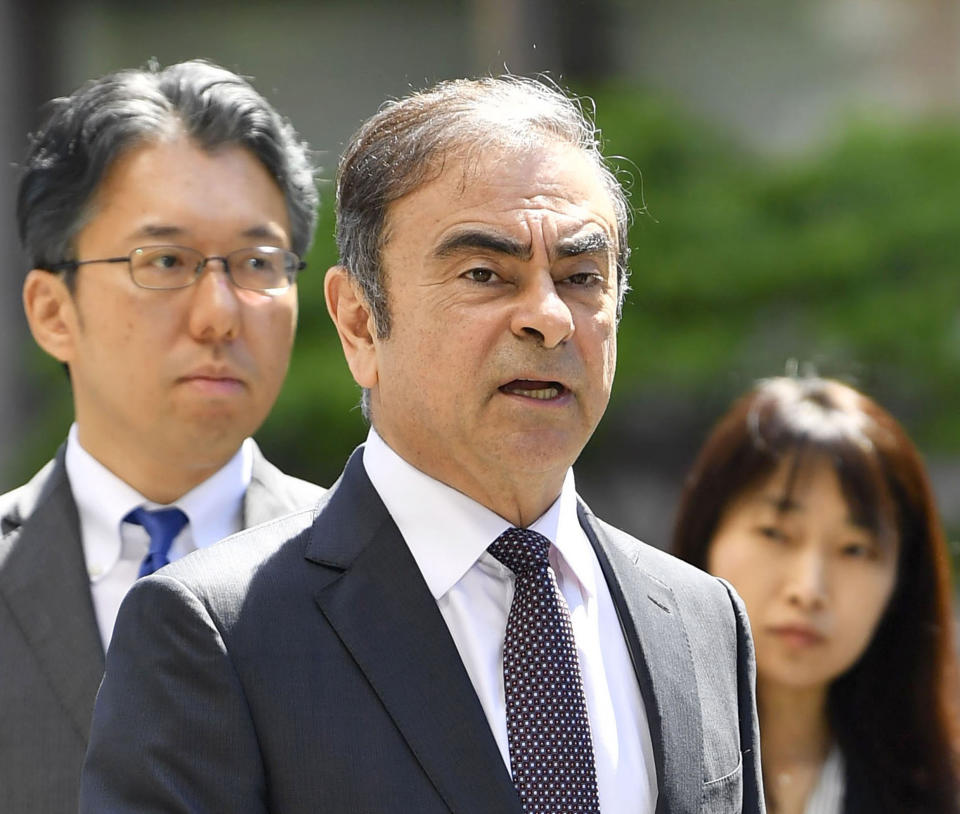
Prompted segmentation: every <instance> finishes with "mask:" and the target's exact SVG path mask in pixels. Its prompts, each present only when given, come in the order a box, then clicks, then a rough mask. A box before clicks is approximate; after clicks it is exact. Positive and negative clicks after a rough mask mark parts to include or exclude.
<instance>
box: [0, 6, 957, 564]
mask: <svg viewBox="0 0 960 814" xmlns="http://www.w3.org/2000/svg"><path fill="white" fill-rule="evenodd" d="M958 55H960V4H957V3H956V2H955V1H954V0H818V1H816V2H814V1H812V0H804V1H803V2H795V0H740V2H737V3H727V2H719V3H718V2H715V0H672V2H652V1H651V0H631V1H629V2H628V0H596V2H563V0H559V2H547V0H512V1H511V0H443V2H441V1H440V0H410V1H408V2H386V0H383V2H376V1H368V2H359V1H358V0H353V1H352V2H348V0H341V1H340V2H306V0H303V2H284V1H283V0H277V1H276V2H272V3H269V2H265V0H233V1H232V2H229V3H216V2H203V1H202V0H194V2H165V3H157V2H151V3H147V2H142V1H141V0H30V1H29V2H28V0H0V105H2V110H3V116H2V119H0V159H2V163H0V167H2V172H3V173H4V182H3V183H2V185H0V190H2V192H0V243H2V245H3V247H4V250H5V255H4V258H5V262H6V264H7V266H8V268H7V273H6V275H5V276H4V278H3V282H2V285H3V286H4V287H5V289H6V290H5V296H3V297H0V388H2V392H3V394H4V395H3V396H2V398H0V491H4V490H6V489H8V488H11V487H13V486H15V485H17V484H18V483H20V482H22V481H23V480H25V479H26V478H27V477H28V476H29V475H30V474H31V473H32V472H33V471H34V470H35V469H37V468H38V467H39V466H40V465H41V464H42V463H43V462H44V461H45V460H47V459H48V458H49V457H50V456H51V455H52V454H53V453H54V451H55V449H56V447H57V445H58V444H59V443H60V442H61V440H62V439H63V438H64V437H65V434H66V430H67V427H68V426H69V422H70V416H71V405H70V397H69V388H68V384H67V382H66V380H65V377H64V376H63V373H62V372H61V370H60V368H59V367H58V365H57V364H56V363H54V362H53V361H52V360H51V359H49V358H47V357H45V356H43V354H42V353H40V352H39V351H38V350H36V349H35V347H34V345H33V342H32V340H31V338H30V337H29V334H28V332H27V329H26V325H25V322H24V320H23V317H22V314H21V307H20V285H21V281H22V278H23V275H24V273H25V271H26V268H25V263H24V261H23V258H22V257H21V256H20V254H19V249H18V246H17V239H16V229H15V225H14V214H13V202H14V195H15V188H16V177H17V170H16V166H15V165H16V162H17V160H18V159H19V157H20V156H21V155H22V153H23V149H24V146H25V144H26V134H27V133H28V132H29V131H30V130H31V129H32V128H33V127H35V126H36V123H37V122H38V120H39V115H40V106H41V105H42V103H43V102H44V101H45V100H46V99H49V98H51V97H53V96H56V95H61V94H65V93H69V92H70V91H71V90H72V89H73V88H74V87H76V86H77V85H78V84H79V83H80V82H82V81H83V80H85V79H87V78H89V77H93V76H97V75H100V74H103V73H105V72H107V71H110V70H113V69H117V68H122V67H130V66H140V65H143V64H145V63H146V62H147V60H149V59H151V58H156V59H157V60H158V61H159V62H160V63H161V64H168V63H170V62H175V61H179V60H182V59H188V58H193V57H205V58H208V59H211V60H213V61H215V62H219V63H221V64H223V65H225V66H227V67H229V68H232V69H234V70H237V71H238V72H240V73H243V74H245V75H247V76H250V77H252V78H253V80H254V83H255V84H256V85H257V87H258V88H259V89H260V90H261V91H263V92H264V93H265V94H266V95H267V96H268V98H270V99H271V100H272V101H273V102H274V103H275V104H276V105H277V106H278V107H279V108H280V109H281V110H282V111H283V112H284V113H285V114H286V115H288V116H289V117H290V118H291V119H292V120H293V122H294V123H295V125H296V126H297V128H298V130H299V131H300V133H301V134H302V136H303V137H304V138H305V139H306V140H307V141H308V142H309V143H310V144H311V145H312V146H313V147H314V148H315V149H316V151H317V154H318V158H319V162H320V164H321V165H322V167H323V171H322V177H321V181H320V189H321V195H322V197H323V209H322V213H321V222H320V226H319V229H318V232H317V237H316V241H315V245H314V249H313V251H312V252H311V255H310V256H309V258H308V261H309V264H310V268H309V270H308V271H306V272H305V273H304V275H303V277H302V278H301V284H300V297H301V322H300V330H299V335H298V340H297V346H296V348H295V350H294V356H293V363H292V366H291V371H290V375H289V377H288V380H287V384H286V387H285V388H284V391H283V393H282V395H281V398H280V401H279V403H278V404H277V406H276V408H275V410H274V412H273V414H272V416H271V418H270V419H269V421H268V423H267V424H266V425H265V426H264V428H263V429H262V430H261V432H260V433H259V434H258V440H259V441H260V443H261V445H262V447H263V448H264V450H265V452H266V453H267V455H268V457H270V458H271V459H272V460H274V461H275V462H276V463H278V464H279V465H281V466H282V467H283V468H284V469H286V470H287V471H290V472H292V473H295V474H298V475H301V476H303V477H306V478H309V479H312V480H316V481H317V482H319V483H322V484H329V483H330V482H332V480H333V479H335V478H336V476H337V474H338V472H339V470H340V467H341V465H342V463H343V461H344V460H345V458H346V455H347V453H348V451H349V450H350V449H351V448H352V447H353V446H354V445H355V444H356V443H357V442H358V441H360V440H362V438H363V436H364V434H365V432H366V427H365V425H364V422H363V420H362V418H361V416H360V412H359V409H357V402H358V398H359V393H358V390H357V388H356V387H355V386H354V384H353V382H352V380H351V379H350V377H349V375H348V372H347V369H346V366H345V365H344V364H343V361H342V356H341V351H340V347H339V343H338V342H337V340H336V336H335V334H334V332H333V330H332V327H331V325H330V324H329V320H328V318H327V315H326V311H325V309H324V306H323V295H322V277H323V272H324V270H325V269H326V267H327V266H328V265H330V264H332V263H333V262H335V260H336V253H335V249H334V247H333V240H332V231H333V217H332V189H331V185H330V182H329V181H330V179H331V178H332V176H333V173H334V170H335V167H336V158H337V155H338V153H339V151H340V149H341V148H342V146H343V144H344V142H345V140H346V139H347V138H348V136H349V134H350V133H351V132H352V131H353V130H354V129H355V128H356V127H357V126H358V125H359V124H360V122H361V121H362V120H363V119H364V118H366V117H367V116H368V115H370V114H371V113H372V112H373V111H374V110H376V108H377V107H378V106H379V104H380V103H381V102H383V101H384V100H385V99H387V98H389V97H396V96H401V95H403V94H404V93H406V92H407V91H409V90H410V89H411V88H421V87H424V86H426V85H429V84H431V83H433V82H434V81H437V80H440V79H444V78H448V77H455V76H464V75H475V74H478V73H491V72H492V73H502V72H503V71H504V69H509V70H510V71H512V72H515V73H522V74H531V73H536V72H548V73H549V75H550V76H551V77H552V78H553V79H554V80H556V81H558V82H559V83H560V84H561V85H564V86H566V87H569V88H571V89H572V90H573V91H575V92H576V93H578V94H583V95H588V96H590V97H591V98H593V99H595V100H596V105H597V121H598V124H599V125H600V127H601V129H602V130H603V134H604V140H605V143H606V147H607V152H608V154H611V155H616V156H619V158H618V159H617V165H618V167H619V171H620V172H621V173H622V176H623V178H624V180H625V182H626V183H627V184H628V186H629V188H630V190H631V195H632V200H633V203H634V205H635V207H636V209H637V214H636V220H635V224H634V226H633V229H632V240H631V242H632V246H633V261H632V268H633V277H632V284H633V291H632V293H631V294H630V295H629V298H628V304H627V307H626V309H625V312H624V318H623V323H622V326H621V331H620V364H619V370H618V378H617V383H616V386H615V390H614V398H613V401H612V403H611V406H610V410H609V411H608V414H607V417H606V418H605V420H604V422H603V424H602V425H601V427H600V430H599V431H598V433H597V434H596V436H595V437H594V439H593V440H592V441H591V443H590V445H589V447H588V448H587V450H586V451H585V453H584V455H583V458H582V460H581V462H580V464H578V467H577V471H578V484H579V487H580V491H581V492H582V493H583V494H584V496H585V497H586V499H587V500H588V502H590V503H591V504H592V505H593V508H594V509H595V510H596V511H598V513H600V514H602V515H604V516H605V517H606V518H607V519H609V520H611V521H613V522H615V523H616V524H618V525H621V526H623V527H625V528H627V529H629V530H630V531H632V532H633V533H635V534H637V535H638V536H640V537H642V538H645V539H647V540H648V541H650V542H652V543H654V544H657V545H661V546H663V545H665V543H666V540H667V536H668V530H669V527H670V524H671V522H672V513H673V508H674V504H675V500H676V496H677V492H678V490H679V487H680V485H681V482H682V478H683V474H684V472H685V471H686V469H687V467H688V466H689V464H690V462H691V460H692V457H693V455H694V453H695V451H696V449H697V448H698V446H699V444H700V442H701V441H702V440H703V437H704V435H705V433H706V432H707V430H708V429H709V426H710V425H711V423H712V422H713V420H714V419H715V418H716V417H717V416H718V415H719V414H720V413H721V412H722V411H723V410H724V409H725V408H726V406H727V405H728V404H729V402H730V400H731V399H732V398H733V397H734V396H736V395H737V394H739V393H740V392H742V391H743V390H745V389H746V388H748V387H749V386H750V384H751V383H752V382H753V381H754V380H755V379H756V378H758V377H763V376H769V375H777V374H781V373H784V372H785V371H788V370H793V369H799V370H800V371H801V372H803V371H804V370H807V369H814V370H816V371H817V372H819V373H821V374H824V375H832V376H837V377H840V378H843V379H845V380H847V381H849V382H851V383H852V384H854V385H856V386H858V387H860V388H862V389H864V390H866V391H867V392H868V393H870V394H871V395H873V396H875V397H876V398H877V399H878V400H879V401H880V402H881V403H883V404H884V405H885V406H887V407H888V408H889V409H890V410H891V411H892V412H893V413H894V414H895V415H897V416H898V417H899V418H900V419H901V421H902V422H903V423H904V424H905V425H906V427H907V429H908V430H909V431H910V433H911V434H912V435H913V437H914V439H915V440H916V441H917V443H918V444H919V446H920V447H921V449H922V450H923V452H924V454H925V457H926V459H927V462H928V464H929V465H930V468H931V472H932V474H933V477H934V482H935V486H936V489H937V492H938V495H939V499H940V505H941V510H942V512H943V515H944V517H945V520H946V522H947V526H948V529H949V531H950V536H951V538H952V539H956V538H957V537H960V319H958V314H960V311H958V307H957V303H958V300H960V297H958V295H960V274H958V268H957V267H958V265H960V118H958V113H960V56H958Z"/></svg>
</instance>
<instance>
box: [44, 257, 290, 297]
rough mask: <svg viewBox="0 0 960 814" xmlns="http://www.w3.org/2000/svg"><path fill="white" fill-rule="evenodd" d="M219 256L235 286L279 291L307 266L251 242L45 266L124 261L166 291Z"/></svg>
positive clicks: (137, 278) (134, 274)
mask: <svg viewBox="0 0 960 814" xmlns="http://www.w3.org/2000/svg"><path fill="white" fill-rule="evenodd" d="M211 260H219V261H221V262H222V263H223V268H224V271H226V272H227V275H228V276H229V277H230V279H231V281H232V282H233V284H234V285H235V286H237V288H246V289H249V290H250V291H262V292H263V293H265V294H271V295H276V294H282V293H283V292H284V291H286V290H287V289H288V288H290V286H291V285H293V282H294V280H295V279H296V277H297V272H298V271H303V269H305V268H306V267H307V264H306V263H304V262H303V261H302V260H301V259H300V258H299V257H298V256H297V255H296V254H294V253H293V252H290V251H287V250H286V249H281V248H278V247H277V246H253V247H252V248H249V249H237V250H236V251H233V252H230V253H229V254H226V255H216V254H215V255H211V256H209V257H205V256H204V255H203V253H202V252H199V251H197V250H196V249H190V248H187V247H186V246H142V247H141V248H139V249H134V250H133V251H132V252H130V254H129V255H127V256H126V257H105V258H101V259H99V260H64V261H63V262H62V263H53V264H51V265H50V266H48V267H47V270H48V271H76V270H77V269H78V268H79V267H80V266H87V265H90V264H91V263H127V268H128V269H129V270H130V279H131V280H133V282H134V284H135V285H138V286H140V288H149V289H152V290H156V291H168V290H170V289H175V288H186V287H187V286H191V285H193V284H194V283H195V282H196V281H197V280H198V279H200V275H201V274H202V273H203V270H204V268H205V267H206V265H207V263H209V262H210V261H211Z"/></svg>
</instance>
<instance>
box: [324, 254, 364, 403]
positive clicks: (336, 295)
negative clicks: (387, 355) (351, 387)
mask: <svg viewBox="0 0 960 814" xmlns="http://www.w3.org/2000/svg"><path fill="white" fill-rule="evenodd" d="M323 291H324V294H325V295H326V299H327V312H328V313H329V314H330V319H332V320H333V324H334V325H335V326H336V327H337V333H338V334H339V336H340V344H341V345H342V346H343V355H344V356H345V357H346V359H347V366H348V367H349V368H350V373H351V374H352V375H353V379H354V381H355V382H356V383H357V384H359V385H360V386H361V387H365V388H367V389H370V388H372V387H374V386H375V385H376V384H377V354H376V346H375V343H374V334H375V328H374V323H373V316H372V314H371V313H370V308H369V306H368V305H367V300H366V298H365V297H364V296H363V292H362V291H361V290H360V286H359V285H358V284H357V283H356V281H355V280H354V279H353V277H351V276H350V273H349V272H348V271H347V269H346V268H345V267H344V266H333V267H331V268H330V269H328V270H327V274H326V276H325V277H324V280H323Z"/></svg>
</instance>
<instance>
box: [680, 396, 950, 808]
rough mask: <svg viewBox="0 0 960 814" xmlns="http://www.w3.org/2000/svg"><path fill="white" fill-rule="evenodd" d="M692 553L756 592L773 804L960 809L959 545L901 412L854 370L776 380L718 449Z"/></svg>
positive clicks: (706, 476) (708, 465)
mask: <svg viewBox="0 0 960 814" xmlns="http://www.w3.org/2000/svg"><path fill="white" fill-rule="evenodd" d="M674 553H676V554H677V555H678V556H680V557H681V558H683V559H685V560H687V561H689V562H691V563H693V564H694V565H697V566H699V567H701V568H704V569H706V570H708V571H710V572H711V573H713V574H716V575H717V576H720V577H723V578H725V579H727V580H729V581H730V582H731V583H733V585H734V587H735V588H736V589H737V590H738V591H739V592H740V594H741V596H742V597H743V600H744V602H745V604H746V607H747V613H748V615H749V617H750V623H751V627H752V630H753V637H754V642H755V645H756V651H757V698H758V706H759V713H760V739H761V744H762V753H763V772H764V787H765V791H766V796H767V804H768V809H769V810H770V811H771V812H775V814H861V812H863V814H867V813H868V812H869V814H887V812H889V814H910V813H912V812H917V814H920V812H922V813H923V814H940V813H941V812H944V813H946V812H958V811H960V805H958V774H957V767H958V760H957V759H958V749H957V746H958V741H957V728H956V717H955V712H956V711H955V708H954V705H955V703H956V700H957V695H956V683H955V681H956V674H955V661H954V651H953V625H952V615H951V592H950V569H949V561H948V556H947V548H946V543H945V541H944V537H943V531H942V529H941V527H940V523H939V521H938V518H937V512H936V507H935V505H934V500H933V496H932V493H931V489H930V485H929V481H928V479H927V475H926V472H925V469H924V466H923V463H922V461H921V459H920V456H919V454H918V453H917V450H916V449H915V448H914V446H913V444H912V443H911V441H910V440H909V438H908V437H907V435H906V433H905V432H904V431H903V429H902V428H901V427H900V425H899V424H898V423H897V422H896V420H895V419H894V418H893V417H892V416H891V415H890V414H889V413H887V412H886V411H885V410H884V409H882V408H881V407H880V406H879V405H877V404H876V403H875V402H874V401H872V400H871V399H869V398H867V397H866V396H864V395H862V394H861V393H859V392H857V391H856V390H854V389H852V388H850V387H848V386H847V385H845V384H842V383H840V382H837V381H832V380H828V379H819V378H799V379H796V378H777V379H768V380H766V381H763V382H761V383H760V384H759V385H758V386H757V387H756V388H755V389H753V390H752V391H751V392H749V393H748V394H746V395H745V396H743V397H742V398H741V399H740V400H739V401H737V402H736V403H735V404H734V406H733V407H732V408H731V410H730V411H729V412H728V413H727V414H726V415H725V416H723V418H721V419H720V421H719V423H718V424H717V425H716V427H715V428H714V430H713V432H712V433H711V435H710V437H709V438H708V439H707V441H706V444H705V445H704V447H703V449H702V450H701V451H700V454H699V456H698V457H697V460H696V462H695V463H694V466H693V469H692V471H691V473H690V474H689V476H688V478H687V480H686V483H685V486H684V491H683V495H682V497H681V501H680V506H679V510H678V515H677V523H676V529H675V534H674Z"/></svg>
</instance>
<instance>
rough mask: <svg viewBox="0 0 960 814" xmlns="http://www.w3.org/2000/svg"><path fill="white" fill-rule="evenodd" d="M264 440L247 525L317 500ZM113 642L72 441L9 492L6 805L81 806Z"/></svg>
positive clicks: (4, 537) (3, 636) (1, 647)
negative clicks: (102, 618)
mask: <svg viewBox="0 0 960 814" xmlns="http://www.w3.org/2000/svg"><path fill="white" fill-rule="evenodd" d="M322 493H323V490H322V489H321V488H320V487H319V486H314V485H313V484H310V483H307V482H306V481H301V480H298V479H297V478H291V477H289V476H287V475H284V474H283V473H282V472H281V471H280V470H279V469H277V468H276V467H275V466H273V465H272V464H270V463H269V462H268V461H266V460H265V459H264V457H263V456H262V455H261V454H260V451H259V450H257V451H256V454H255V457H254V465H253V480H252V481H251V483H250V488H249V489H248V490H247V494H246V497H245V499H244V507H243V512H244V517H243V522H244V527H249V526H251V525H256V524H257V523H261V522H264V521H266V520H269V519H272V518H274V517H279V516H280V515H283V514H286V513H288V512H291V511H293V510H294V509H298V508H302V507H303V506H308V505H311V504H313V503H315V502H316V501H317V499H318V498H319V497H320V495H321V494H322ZM103 663H104V658H103V646H102V644H101V641H100V634H99V632H98V630H97V623H96V619H95V617H94V612H93V603H92V600H91V597H90V584H89V579H88V577H87V568H86V565H85V563H84V557H83V549H82V547H81V543H80V522H79V518H78V515H77V508H76V505H75V503H74V500H73V495H72V493H71V491H70V484H69V482H68V480H67V474H66V469H65V467H64V448H63V447H61V449H60V451H59V452H58V454H57V457H56V458H55V459H54V460H52V461H50V462H49V463H48V464H47V465H46V466H45V467H44V468H43V469H41V470H40V472H38V473H37V474H36V475H35V476H34V477H33V479H32V480H31V481H30V482H29V483H27V484H26V485H24V486H21V487H20V488H19V489H16V490H14V491H12V492H8V493H7V494H5V495H3V496H0V812H4V814H7V812H9V813H10V814H21V812H28V813H29V814H61V813H62V814H66V812H70V814H75V812H76V810H77V794H78V790H79V780H80V767H81V765H82V763H83V755H84V752H85V751H86V747H87V735H88V732H89V728H90V717H91V713H92V712H93V702H94V698H95V697H96V693H97V688H98V687H99V686H100V678H101V676H102V675H103Z"/></svg>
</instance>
